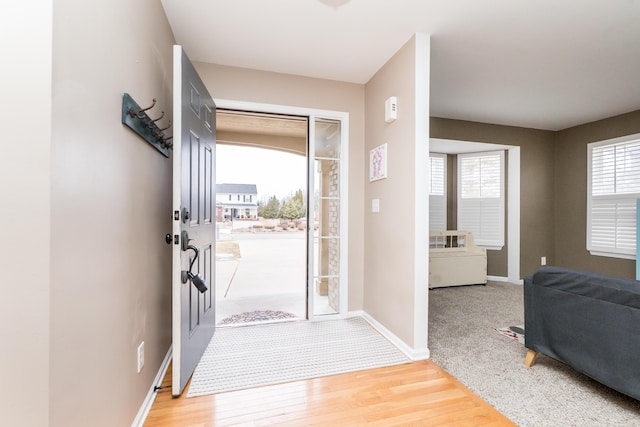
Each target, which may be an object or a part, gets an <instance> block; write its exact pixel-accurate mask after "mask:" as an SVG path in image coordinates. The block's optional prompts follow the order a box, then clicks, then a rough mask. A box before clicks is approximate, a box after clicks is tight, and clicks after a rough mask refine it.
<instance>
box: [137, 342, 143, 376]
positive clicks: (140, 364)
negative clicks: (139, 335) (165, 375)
mask: <svg viewBox="0 0 640 427" xmlns="http://www.w3.org/2000/svg"><path fill="white" fill-rule="evenodd" d="M143 366H144V341H142V342H141V343H140V345H139V346H138V373H140V371H142V367H143Z"/></svg>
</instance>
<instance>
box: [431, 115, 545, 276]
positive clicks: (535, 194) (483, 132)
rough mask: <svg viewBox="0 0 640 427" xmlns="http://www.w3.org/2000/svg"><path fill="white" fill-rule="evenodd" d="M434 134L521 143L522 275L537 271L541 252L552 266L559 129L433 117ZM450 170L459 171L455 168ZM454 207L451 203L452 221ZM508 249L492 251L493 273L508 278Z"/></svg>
mask: <svg viewBox="0 0 640 427" xmlns="http://www.w3.org/2000/svg"><path fill="white" fill-rule="evenodd" d="M430 136H431V138H443V139H456V140H461V141H473V142H484V143H492V144H504V145H514V146H519V147H520V150H521V151H520V276H521V277H524V276H526V275H528V274H531V273H533V272H534V271H535V270H536V269H537V268H538V267H539V266H540V257H542V256H546V257H547V264H553V263H554V262H555V249H554V248H555V246H554V235H555V224H554V214H553V213H554V182H555V168H554V163H555V152H554V138H555V133H554V132H551V131H542V130H536V129H525V128H519V127H513V126H502V125H492V124H486V123H477V122H468V121H462V120H451V119H442V118H437V117H432V118H431V135H430ZM450 157H451V156H450ZM448 166H451V163H449V164H448ZM449 170H450V171H454V172H455V168H451V167H450V168H449ZM507 185H508V183H507ZM453 207H454V206H453V205H451V204H450V205H449V206H448V208H450V212H451V213H450V214H449V215H450V216H449V224H450V225H451V223H452V218H451V216H452V215H453V212H455V209H451V208H453ZM506 252H507V245H506V244H505V246H504V247H503V249H502V250H501V251H488V252H487V254H488V256H487V269H488V274H489V275H492V276H502V277H506V276H507V256H506Z"/></svg>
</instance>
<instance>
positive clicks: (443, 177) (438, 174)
mask: <svg viewBox="0 0 640 427" xmlns="http://www.w3.org/2000/svg"><path fill="white" fill-rule="evenodd" d="M429 165H430V169H429V170H430V174H429V176H430V180H429V230H431V231H439V230H446V229H447V155H446V154H436V153H430V154H429Z"/></svg>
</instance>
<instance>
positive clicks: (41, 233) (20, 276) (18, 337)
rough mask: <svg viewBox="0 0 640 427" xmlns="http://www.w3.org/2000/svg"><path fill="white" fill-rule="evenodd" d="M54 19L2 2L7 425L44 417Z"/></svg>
mask: <svg viewBox="0 0 640 427" xmlns="http://www.w3.org/2000/svg"><path fill="white" fill-rule="evenodd" d="M7 6H8V7H7ZM7 8H8V9H9V11H10V13H8V12H7ZM51 16H52V0H36V1H30V2H16V3H11V5H7V4H4V5H3V13H1V14H0V28H2V30H0V31H2V38H0V46H1V48H0V51H1V52H2V55H3V62H2V71H1V72H0V74H2V78H0V93H2V102H1V103H0V117H1V118H2V119H1V120H2V124H3V126H2V143H0V144H1V145H2V152H1V153H0V198H1V199H2V203H1V204H2V208H1V209H0V234H1V235H2V239H3V245H0V347H1V348H2V351H0V366H2V387H0V424H2V425H4V426H43V425H47V422H48V418H49V384H50V381H49V373H50V369H49V284H50V279H49V267H50V260H49V245H50V243H51V240H50V219H49V214H50V198H51V189H50V187H51V180H50V158H51V156H50V151H51V49H52V46H51V26H52V20H51ZM16 23H17V24H16ZM27 23H28V24H27Z"/></svg>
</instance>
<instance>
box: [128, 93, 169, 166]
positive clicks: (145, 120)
mask: <svg viewBox="0 0 640 427" xmlns="http://www.w3.org/2000/svg"><path fill="white" fill-rule="evenodd" d="M155 105H156V99H155V98H153V103H152V104H151V105H150V106H149V107H147V108H140V106H139V105H138V103H137V102H136V101H134V99H133V98H132V97H131V96H130V95H129V94H128V93H125V94H124V95H123V96H122V124H124V125H125V126H127V127H128V128H129V129H131V130H132V131H134V132H135V133H137V134H138V135H139V136H140V137H141V138H142V139H144V140H145V141H147V142H148V143H149V144H151V145H152V146H153V147H154V148H155V149H156V150H158V151H160V152H161V153H162V154H163V155H164V156H165V157H169V149H170V148H171V147H172V146H173V144H172V143H170V142H169V141H171V139H172V138H173V137H172V136H171V137H167V136H166V135H165V134H164V131H165V130H167V129H169V128H170V127H171V121H169V125H168V126H167V127H165V128H163V129H160V127H159V126H158V125H157V124H156V122H158V121H160V120H162V118H163V117H164V111H163V112H162V113H161V115H160V117H158V118H157V119H154V120H152V119H151V118H149V116H148V115H147V113H146V111H148V110H150V109H152V108H153V107H154V106H155Z"/></svg>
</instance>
